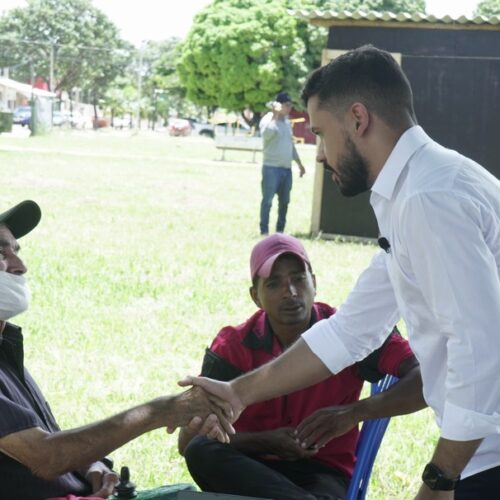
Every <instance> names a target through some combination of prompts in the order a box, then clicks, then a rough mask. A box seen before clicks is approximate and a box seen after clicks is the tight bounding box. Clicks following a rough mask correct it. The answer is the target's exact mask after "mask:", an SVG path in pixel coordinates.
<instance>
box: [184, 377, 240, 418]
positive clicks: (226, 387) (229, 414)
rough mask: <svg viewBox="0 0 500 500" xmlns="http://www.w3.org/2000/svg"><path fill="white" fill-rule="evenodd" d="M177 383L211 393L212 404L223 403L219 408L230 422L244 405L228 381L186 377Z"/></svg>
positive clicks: (237, 415)
mask: <svg viewBox="0 0 500 500" xmlns="http://www.w3.org/2000/svg"><path fill="white" fill-rule="evenodd" d="M178 383H179V385H180V386H181V387H186V386H190V385H194V386H198V387H201V388H203V389H204V390H205V391H206V392H208V393H209V394H211V398H214V399H211V400H212V401H213V404H222V405H223V406H222V407H221V408H220V409H221V411H222V412H223V413H224V415H225V416H226V418H227V419H228V420H230V421H231V422H235V421H236V420H237V419H238V417H239V416H240V415H241V412H242V411H243V410H244V409H245V405H244V404H243V403H242V402H241V399H240V397H239V396H238V394H236V391H235V390H234V388H233V386H232V385H231V383H230V382H221V381H219V380H213V379H211V378H206V377H186V378H185V379H184V380H181V381H180V382H178Z"/></svg>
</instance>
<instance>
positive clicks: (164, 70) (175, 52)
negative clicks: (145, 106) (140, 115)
mask: <svg viewBox="0 0 500 500" xmlns="http://www.w3.org/2000/svg"><path fill="white" fill-rule="evenodd" d="M181 46H182V43H181V40H180V39H179V38H176V37H172V38H169V39H167V40H164V41H162V42H150V43H149V44H148V50H147V54H148V57H147V59H148V64H147V71H146V74H145V79H144V80H145V85H144V88H145V94H146V95H147V96H149V99H150V111H151V112H150V116H151V118H152V121H153V122H155V121H156V119H157V117H158V116H161V117H163V118H164V119H166V118H168V116H169V114H170V113H171V112H173V111H174V110H175V111H176V112H177V113H179V114H180V115H191V114H193V105H192V104H191V103H189V102H188V101H186V87H185V86H184V85H183V84H182V83H181V81H180V79H179V74H178V72H177V63H178V61H179V59H180V57H181ZM194 114H197V113H194Z"/></svg>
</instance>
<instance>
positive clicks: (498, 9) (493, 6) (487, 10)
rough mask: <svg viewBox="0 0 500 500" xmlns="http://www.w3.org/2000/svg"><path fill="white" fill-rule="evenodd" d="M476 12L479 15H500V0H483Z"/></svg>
mask: <svg viewBox="0 0 500 500" xmlns="http://www.w3.org/2000/svg"><path fill="white" fill-rule="evenodd" d="M474 14H476V15H478V16H486V17H490V16H500V0H483V1H482V2H479V4H478V5H477V8H476V10H475V12H474Z"/></svg>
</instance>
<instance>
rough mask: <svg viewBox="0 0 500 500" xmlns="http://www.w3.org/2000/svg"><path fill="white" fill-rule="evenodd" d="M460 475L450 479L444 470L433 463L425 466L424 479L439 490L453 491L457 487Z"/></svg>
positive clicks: (427, 483)
mask: <svg viewBox="0 0 500 500" xmlns="http://www.w3.org/2000/svg"><path fill="white" fill-rule="evenodd" d="M459 479H460V476H458V477H456V478H453V479H450V478H448V477H446V476H445V475H444V474H443V472H442V470H441V469H440V468H439V467H438V466H437V465H434V464H433V463H428V464H427V465H426V466H425V469H424V472H423V474H422V481H423V482H424V483H425V484H426V485H427V486H428V487H429V488H430V489H431V490H439V491H451V490H454V489H455V488H456V487H457V484H458V481H459Z"/></svg>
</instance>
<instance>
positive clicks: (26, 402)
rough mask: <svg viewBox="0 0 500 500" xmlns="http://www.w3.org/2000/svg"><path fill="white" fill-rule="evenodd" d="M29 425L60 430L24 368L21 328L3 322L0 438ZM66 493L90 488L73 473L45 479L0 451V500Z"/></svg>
mask: <svg viewBox="0 0 500 500" xmlns="http://www.w3.org/2000/svg"><path fill="white" fill-rule="evenodd" d="M33 427H40V428H41V429H43V430H45V431H47V432H56V431H59V430H60V429H59V426H58V425H57V423H56V421H55V419H54V416H53V415H52V412H51V411H50V408H49V405H48V403H47V401H45V398H44V397H43V394H42V392H41V391H40V389H39V388H38V386H37V385H36V383H35V381H34V380H33V379H32V378H31V376H30V374H29V373H28V371H27V370H26V369H25V368H24V351H23V336H22V333H21V328H19V327H17V326H14V325H11V324H9V323H7V325H6V326H5V329H4V331H3V334H2V335H1V336H0V438H2V437H4V436H7V435H9V434H12V433H14V432H19V431H23V430H25V429H31V428H33ZM69 493H74V494H78V495H88V494H89V493H90V491H89V488H88V484H87V483H86V482H85V481H84V480H83V479H81V478H80V477H79V476H78V474H76V473H67V474H64V475H62V476H59V477H58V478H57V479H55V480H53V481H46V480H44V479H40V478H38V477H36V476H34V475H33V474H32V473H31V471H30V470H29V469H28V468H27V467H25V466H24V465H22V464H21V463H19V462H18V461H16V460H14V459H12V458H10V457H8V456H7V455H5V454H3V453H1V452H0V499H1V500H44V499H46V498H50V497H58V496H66V495H67V494H69Z"/></svg>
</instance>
